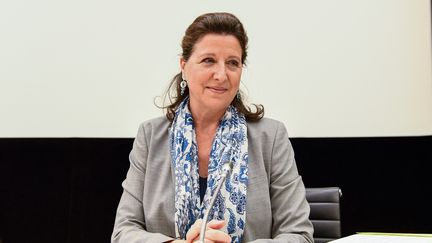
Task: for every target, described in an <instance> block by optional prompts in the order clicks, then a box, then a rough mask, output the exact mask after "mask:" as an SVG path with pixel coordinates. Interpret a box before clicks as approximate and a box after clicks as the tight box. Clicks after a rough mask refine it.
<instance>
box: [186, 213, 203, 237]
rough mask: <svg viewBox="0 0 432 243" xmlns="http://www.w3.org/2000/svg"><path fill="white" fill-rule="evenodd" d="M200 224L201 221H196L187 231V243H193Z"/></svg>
mask: <svg viewBox="0 0 432 243" xmlns="http://www.w3.org/2000/svg"><path fill="white" fill-rule="evenodd" d="M201 223H202V219H198V220H197V221H195V223H194V224H193V225H192V226H191V228H190V229H189V231H188V232H187V233H186V240H187V241H188V242H193V240H194V239H195V238H197V237H198V236H199V233H200V229H201Z"/></svg>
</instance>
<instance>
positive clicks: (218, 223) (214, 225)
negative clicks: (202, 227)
mask: <svg viewBox="0 0 432 243" xmlns="http://www.w3.org/2000/svg"><path fill="white" fill-rule="evenodd" d="M225 224H226V222H225V220H215V219H213V220H211V221H210V222H208V223H207V228H211V229H221V228H223V227H224V226H225Z"/></svg>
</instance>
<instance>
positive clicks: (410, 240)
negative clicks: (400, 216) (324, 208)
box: [331, 234, 432, 243]
mask: <svg viewBox="0 0 432 243" xmlns="http://www.w3.org/2000/svg"><path fill="white" fill-rule="evenodd" d="M365 242H367V243H387V242H388V243H432V238H429V237H413V236H387V235H361V234H358V235H351V236H348V237H345V238H342V239H338V240H334V241H331V243H365Z"/></svg>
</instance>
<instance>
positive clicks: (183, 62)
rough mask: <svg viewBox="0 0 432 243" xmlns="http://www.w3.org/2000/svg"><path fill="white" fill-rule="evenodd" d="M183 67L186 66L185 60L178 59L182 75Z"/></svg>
mask: <svg viewBox="0 0 432 243" xmlns="http://www.w3.org/2000/svg"><path fill="white" fill-rule="evenodd" d="M185 66H186V60H185V59H184V58H183V57H180V69H181V71H182V73H184V68H185Z"/></svg>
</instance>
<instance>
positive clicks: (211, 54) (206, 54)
mask: <svg viewBox="0 0 432 243" xmlns="http://www.w3.org/2000/svg"><path fill="white" fill-rule="evenodd" d="M205 56H211V57H215V56H216V55H215V54H213V53H204V54H201V55H199V56H198V57H199V58H203V57H205ZM228 58H234V59H238V60H239V61H241V57H238V56H228Z"/></svg>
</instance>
